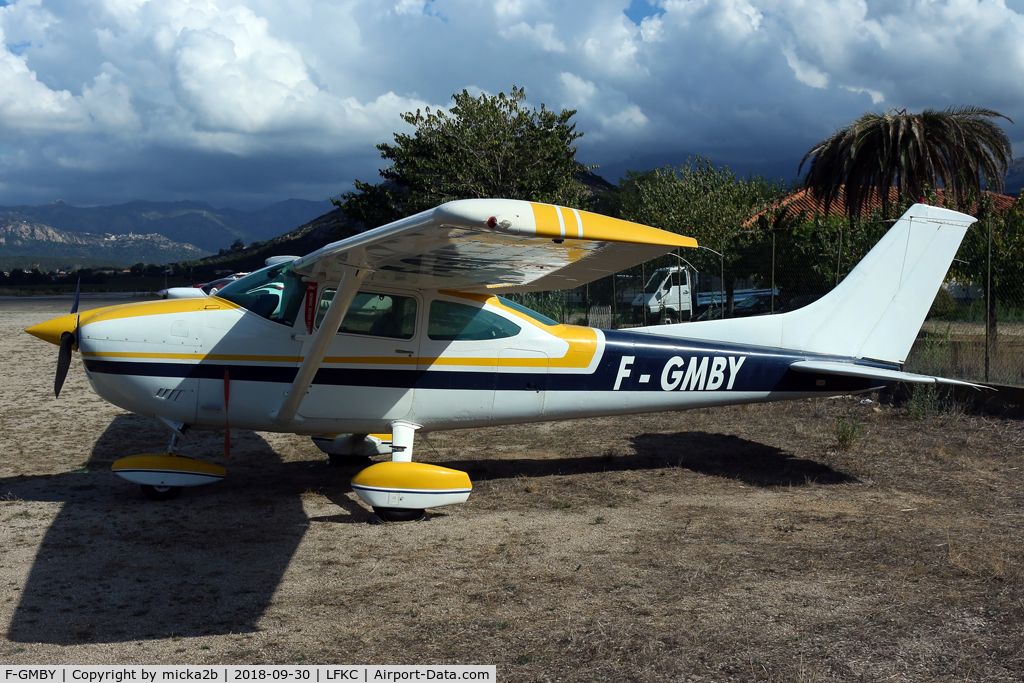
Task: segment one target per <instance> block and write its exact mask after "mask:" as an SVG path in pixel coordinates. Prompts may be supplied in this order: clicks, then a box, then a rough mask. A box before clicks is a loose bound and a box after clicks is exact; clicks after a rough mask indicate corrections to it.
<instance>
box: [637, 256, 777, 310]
mask: <svg viewBox="0 0 1024 683" xmlns="http://www.w3.org/2000/svg"><path fill="white" fill-rule="evenodd" d="M696 290H697V277H696V273H694V272H693V271H692V270H691V269H690V268H688V267H686V266H669V267H668V268H658V269H657V270H656V271H654V273H652V274H651V277H650V279H648V280H647V284H646V285H645V286H644V291H643V292H642V293H640V294H637V295H636V298H635V299H633V304H632V305H633V308H634V310H635V312H636V319H638V320H639V319H641V318H642V316H643V315H644V308H646V309H647V323H648V324H653V323H658V322H661V323H666V324H670V323H677V322H685V321H687V320H691V319H693V318H694V317H696V316H697V315H698V314H700V313H702V312H704V311H705V310H707V309H708V308H709V307H712V306H714V307H721V301H722V292H721V291H720V290H715V291H705V292H698V291H696ZM776 293H777V292H776ZM757 294H766V295H770V294H772V291H771V290H770V289H737V290H735V291H734V292H733V303H739V302H740V301H743V300H744V299H746V298H747V297H750V296H754V295H757Z"/></svg>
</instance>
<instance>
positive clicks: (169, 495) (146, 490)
mask: <svg viewBox="0 0 1024 683" xmlns="http://www.w3.org/2000/svg"><path fill="white" fill-rule="evenodd" d="M142 493H143V494H145V496H146V498H149V499H150V500H172V499H174V498H177V497H178V496H180V495H181V487H180V486H150V485H149V484H142Z"/></svg>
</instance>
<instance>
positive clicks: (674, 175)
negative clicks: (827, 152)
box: [616, 159, 783, 311]
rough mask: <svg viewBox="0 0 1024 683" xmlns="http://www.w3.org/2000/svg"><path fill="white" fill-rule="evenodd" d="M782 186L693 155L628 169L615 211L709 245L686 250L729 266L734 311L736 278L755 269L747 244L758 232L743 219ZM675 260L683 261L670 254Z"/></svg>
mask: <svg viewBox="0 0 1024 683" xmlns="http://www.w3.org/2000/svg"><path fill="white" fill-rule="evenodd" d="M782 190H783V187H782V185H781V184H780V183H778V182H776V181H772V180H767V179H765V178H762V177H760V176H752V177H750V178H737V177H736V174H735V173H733V172H732V171H731V170H730V169H729V167H728V166H719V167H717V168H716V167H715V166H713V165H712V164H711V160H710V159H696V160H692V159H691V160H687V162H686V163H685V164H683V165H682V166H680V167H679V168H673V167H671V166H666V167H665V168H660V169H654V170H652V171H642V172H634V171H630V172H628V173H627V174H626V179H625V180H623V181H622V184H621V186H620V190H619V193H618V197H617V201H616V213H617V214H618V215H619V216H620V217H622V218H625V219H626V220H630V221H634V222H636V223H642V224H644V225H650V226H653V227H656V228H661V229H663V230H669V231H671V232H676V233H681V234H684V235H687V236H689V237H693V238H695V239H696V240H697V243H698V244H700V245H701V246H702V247H705V248H704V249H699V250H697V251H688V252H687V253H686V254H684V255H683V256H684V258H686V259H687V260H688V261H690V262H692V263H693V264H694V265H695V266H697V268H699V269H700V270H701V271H702V272H704V273H706V274H709V275H714V276H716V277H720V276H721V275H722V274H723V271H724V288H725V296H726V302H727V304H726V308H727V310H728V311H731V310H732V301H733V281H734V280H735V279H736V278H743V277H748V276H749V275H751V274H752V273H751V272H749V271H750V266H749V258H747V250H748V247H749V243H750V241H751V239H753V237H752V234H751V228H750V227H745V226H744V224H745V223H746V221H748V220H749V219H750V218H751V217H752V216H754V215H756V214H757V213H759V212H760V211H762V210H764V209H766V208H768V207H769V206H770V205H771V203H772V202H773V201H774V200H776V199H777V198H779V197H780V196H781V194H782ZM712 250H713V251H712ZM667 262H668V261H666V263H667ZM671 263H678V261H676V260H675V259H671ZM658 265H661V264H660V262H659V263H656V264H652V266H654V267H657V266H658Z"/></svg>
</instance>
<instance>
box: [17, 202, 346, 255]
mask: <svg viewBox="0 0 1024 683" xmlns="http://www.w3.org/2000/svg"><path fill="white" fill-rule="evenodd" d="M332 208H333V207H332V205H331V203H330V202H329V201H328V200H326V199H325V200H324V201H319V202H315V201H309V200H306V199H289V200H286V201H283V202H278V203H276V204H271V205H270V206H267V207H265V208H262V209H259V210H256V211H241V210H238V209H217V208H214V207H212V206H210V205H209V204H207V203H206V202H200V201H180V202H148V201H134V202H128V203H127V204H117V205H114V206H90V207H79V206H72V205H70V204H68V203H67V202H65V201H62V200H57V201H55V202H51V203H50V204H43V205H41V206H0V225H25V224H29V225H44V226H48V227H50V228H52V229H54V230H57V231H61V232H64V233H91V234H92V235H95V236H103V235H140V234H141V235H151V234H159V235H162V236H163V237H165V238H166V239H167V240H169V241H170V242H179V243H183V244H186V245H193V246H194V247H198V248H199V249H200V250H201V251H203V252H206V253H210V252H214V253H215V252H217V251H219V250H220V249H226V248H228V247H230V246H231V245H232V243H233V242H234V241H235V240H239V239H240V240H242V241H243V242H245V243H250V242H254V241H260V240H266V239H269V238H272V237H276V236H277V235H280V234H281V233H283V232H287V231H288V230H291V229H293V228H295V227H296V226H299V225H302V224H304V223H307V222H308V221H310V220H311V219H313V218H316V217H317V216H320V215H322V214H324V213H327V212H328V211H330V210H331V209H332ZM40 237H43V235H40ZM0 255H5V254H4V252H3V250H2V249H0ZM40 255H41V254H40ZM136 260H143V259H141V258H140V259H136ZM175 260H181V259H175ZM133 262H134V261H133Z"/></svg>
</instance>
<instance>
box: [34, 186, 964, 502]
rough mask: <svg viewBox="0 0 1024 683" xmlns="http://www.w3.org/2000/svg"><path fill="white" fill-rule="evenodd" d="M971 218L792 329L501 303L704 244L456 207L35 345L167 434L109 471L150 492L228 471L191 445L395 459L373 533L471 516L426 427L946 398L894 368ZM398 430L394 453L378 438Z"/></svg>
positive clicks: (919, 210)
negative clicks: (394, 523)
mask: <svg viewBox="0 0 1024 683" xmlns="http://www.w3.org/2000/svg"><path fill="white" fill-rule="evenodd" d="M974 220H975V219H973V218H971V217H970V216H966V215H963V214H960V213H956V212H953V211H949V210H946V209H941V208H937V207H932V206H926V205H922V204H917V205H914V206H913V207H911V209H910V210H909V211H907V213H906V214H904V215H903V217H902V218H901V219H900V220H899V221H897V222H896V223H895V224H894V225H893V227H892V228H891V229H890V230H889V231H888V233H887V234H886V235H885V236H884V237H883V238H882V239H881V240H880V241H879V243H878V244H877V245H876V246H875V248H874V249H872V250H871V252H870V253H868V255H867V256H866V257H865V258H864V259H863V260H862V261H861V262H860V263H859V264H858V265H857V266H856V268H855V269H854V270H853V271H852V272H851V273H850V274H849V275H848V276H847V277H846V279H845V280H843V282H841V283H840V284H839V286H838V287H836V288H835V289H834V290H833V291H832V292H831V293H830V294H828V295H827V296H825V297H823V298H821V299H819V300H818V301H816V302H814V303H812V304H810V305H809V306H806V307H805V308H802V309H799V310H796V311H792V312H790V313H785V314H780V315H773V316H764V317H758V318H743V319H728V320H713V321H707V322H698V323H681V324H676V325H661V326H657V327H646V328H635V329H631V330H626V331H611V330H600V329H592V328H588V327H578V326H573V325H563V324H558V323H556V322H555V321H553V320H550V319H547V318H545V317H544V316H542V315H540V314H538V313H535V312H533V311H531V310H529V309H526V308H524V307H522V306H520V305H518V304H516V303H514V302H512V301H510V300H508V299H505V298H503V297H501V296H499V294H501V293H503V292H524V291H543V290H553V289H567V288H572V287H577V286H579V285H582V284H584V283H587V282H590V281H593V280H596V279H598V278H601V277H605V276H607V275H609V274H612V273H615V272H617V271H619V270H622V269H623V268H627V267H629V266H632V265H635V264H638V263H641V262H644V261H647V260H649V259H652V258H655V257H657V256H660V255H662V254H665V253H667V252H669V251H671V250H674V249H677V248H680V247H696V246H697V243H696V241H695V240H693V239H691V238H689V237H683V236H680V235H677V234H673V233H669V232H666V231H662V230H657V229H654V228H650V227H647V226H643V225H638V224H634V223H628V222H625V221H621V220H617V219H613V218H608V217H605V216H600V215H596V214H591V213H587V212H584V211H577V210H574V209H567V208H563V207H557V206H551V205H546V204H539V203H532V202H526V201H518V200H504V199H472V200H461V201H454V202H449V203H447V204H444V205H442V206H439V207H437V208H435V209H432V210H429V211H425V212H423V213H420V214H417V215H415V216H411V217H409V218H405V219H403V220H400V221H396V222H394V223H390V224H388V225H385V226H382V227H379V228H376V229H373V230H369V231H367V232H365V233H362V234H360V235H356V236H354V237H350V238H348V239H344V240H341V241H339V242H335V243H333V244H329V245H327V246H325V247H323V248H321V249H319V250H317V251H315V252H313V253H311V254H308V255H306V256H303V257H300V258H295V259H294V260H290V261H287V262H283V263H282V262H277V263H273V264H272V265H270V266H268V267H266V268H264V269H263V270H259V271H256V272H253V273H252V274H250V275H248V276H246V277H243V278H241V279H239V280H237V281H235V282H233V283H231V284H229V285H227V286H226V287H224V288H223V289H221V290H220V291H218V292H216V293H215V294H214V295H211V296H209V297H204V298H195V299H177V300H176V299H168V300H165V301H155V302H144V303H132V304H125V305H121V306H112V307H109V308H101V309H96V310H92V311H88V312H85V313H82V314H72V315H67V316H63V317H60V318H57V319H54V320H51V321H49V322H45V323H42V324H39V325H36V326H34V327H31V328H29V329H28V330H27V331H28V332H29V333H30V334H33V335H35V336H36V337H39V338H41V339H44V340H46V341H49V342H51V343H53V344H56V345H58V346H60V356H59V362H58V378H57V381H56V383H55V390H56V391H57V392H58V393H59V391H60V384H61V383H62V382H63V375H64V374H66V372H67V367H68V364H69V363H70V360H71V355H72V354H71V352H72V350H73V349H77V350H79V351H80V352H81V356H82V359H83V362H84V365H85V371H86V375H87V377H88V379H89V382H90V383H91V385H92V387H93V389H94V390H95V391H96V393H98V394H99V395H100V396H102V397H103V398H104V399H106V400H108V401H110V402H111V403H114V404H115V405H117V406H120V407H122V408H124V409H126V410H129V411H132V412H136V413H140V414H144V415H149V416H152V417H155V418H158V419H160V420H161V421H163V422H164V423H165V424H166V425H167V426H169V427H170V428H171V429H172V430H173V431H174V433H175V435H176V436H175V437H172V440H171V447H170V449H169V451H168V453H166V454H161V455H138V456H130V457H127V458H122V459H121V460H119V461H117V462H116V463H114V471H115V472H116V473H117V474H119V475H121V476H123V477H124V478H126V479H128V480H130V481H133V482H135V483H139V484H141V485H142V486H143V489H144V490H145V491H146V493H147V495H149V496H150V497H153V498H168V497H172V496H174V495H176V494H177V493H178V492H179V491H180V489H181V487H183V486H193V485H197V484H202V483H207V482H209V481H215V480H217V479H220V478H222V477H223V476H224V472H225V471H224V469H223V468H222V467H220V466H219V465H215V464H213V463H208V462H203V461H199V460H194V459H191V458H185V457H181V456H175V455H174V453H173V450H174V444H175V438H176V437H177V436H180V435H183V434H184V433H185V431H186V430H187V429H189V428H193V429H226V428H228V427H229V426H230V427H232V428H235V427H237V428H243V429H251V430H260V431H275V432H291V433H296V434H305V435H310V436H312V437H313V439H314V441H315V442H316V443H317V444H318V446H320V447H321V449H322V450H324V451H326V452H327V453H330V454H332V455H335V456H341V455H373V454H386V453H390V454H391V460H390V462H380V463H377V464H374V465H371V466H370V467H368V468H366V469H364V470H362V471H361V472H360V473H359V474H357V475H356V476H355V477H354V478H353V480H352V487H353V489H354V490H355V491H356V492H357V493H358V495H359V496H360V497H361V498H362V499H363V500H364V501H365V502H366V503H367V504H369V505H370V506H372V507H373V508H374V509H375V511H376V512H377V513H378V515H380V516H381V517H382V518H384V519H408V518H413V517H416V516H419V515H421V514H422V511H423V509H424V508H430V507H438V506H441V505H450V504H453V503H459V502H463V501H465V500H466V499H467V497H468V496H469V493H470V490H471V488H472V485H471V483H470V481H469V477H468V475H466V474H465V473H464V472H459V471H456V470H451V469H447V468H443V467H439V466H434V465H428V464H425V463H416V462H413V461H412V455H413V437H414V434H415V432H416V431H417V430H422V431H423V432H429V431H434V430H443V429H458V428H465V427H478V426H483V425H496V424H513V423H520V422H534V421H548V420H565V419H571V418H580V417H592V416H600V415H617V414H628V413H641V412H653V411H664V410H685V409H689V408H696V407H701V406H718V405H730V404H740V403H753V402H761V401H775V400H786V399H799V398H805V397H813V396H830V395H836V394H847V393H856V392H863V391H869V390H871V389H874V388H878V387H880V386H882V385H884V384H885V383H887V382H891V381H904V382H922V383H935V382H946V383H954V384H963V382H958V381H956V380H947V379H942V378H937V377H929V376H922V375H914V374H910V373H906V372H902V371H901V369H900V366H901V364H902V363H903V362H904V360H905V359H906V357H907V354H908V352H909V351H910V347H911V345H912V344H913V342H914V339H915V338H916V335H917V333H918V330H919V329H920V327H921V324H922V322H923V321H924V318H925V315H926V313H927V311H928V308H929V306H930V305H931V302H932V300H933V298H934V297H935V293H936V291H937V290H938V288H939V286H940V285H941V283H942V280H943V278H944V277H945V274H946V270H947V268H948V267H949V264H950V262H951V261H952V258H953V256H954V254H955V253H956V250H957V248H958V246H959V244H960V241H961V240H962V239H963V236H964V235H965V233H966V230H967V228H968V226H969V225H970V224H971V223H973V222H974ZM378 433H390V434H391V435H392V437H391V441H390V443H387V442H386V441H382V440H381V439H379V438H377V437H375V436H373V435H374V434H378Z"/></svg>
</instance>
